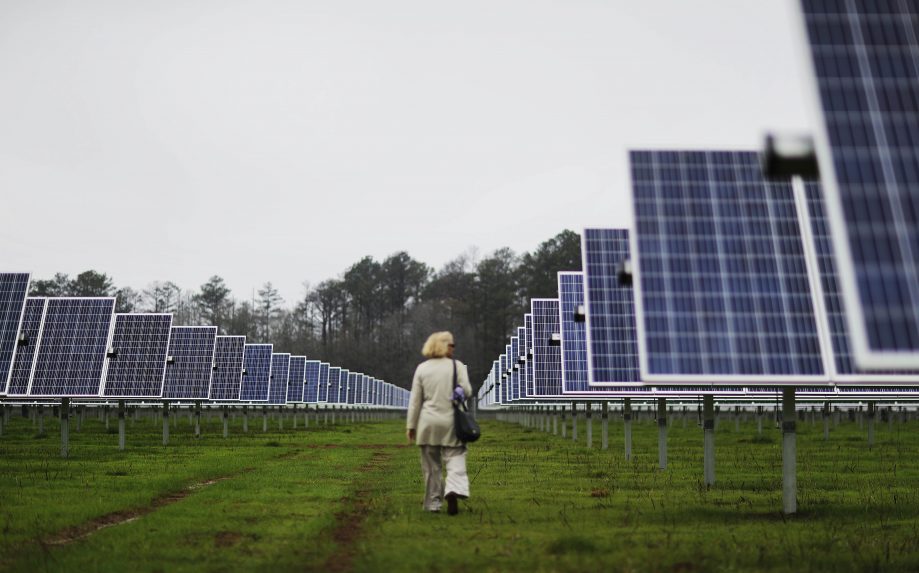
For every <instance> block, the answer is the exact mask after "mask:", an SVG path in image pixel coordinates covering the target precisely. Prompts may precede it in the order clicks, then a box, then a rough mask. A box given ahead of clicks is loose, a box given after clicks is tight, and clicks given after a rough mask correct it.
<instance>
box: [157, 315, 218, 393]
mask: <svg viewBox="0 0 919 573" xmlns="http://www.w3.org/2000/svg"><path fill="white" fill-rule="evenodd" d="M216 342H217V327H216V326H173V327H172V333H171V334H170V336H169V352H168V353H167V354H168V356H169V360H168V362H167V363H166V378H165V380H164V382H163V398H164V399H171V400H207V397H208V396H209V395H210V390H211V377H212V376H213V375H214V348H215V344H216Z"/></svg>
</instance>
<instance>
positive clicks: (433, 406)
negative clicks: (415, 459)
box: [406, 358, 472, 447]
mask: <svg viewBox="0 0 919 573" xmlns="http://www.w3.org/2000/svg"><path fill="white" fill-rule="evenodd" d="M456 380H457V383H458V384H459V385H460V386H462V387H463V391H464V392H466V398H467V399H468V398H469V397H470V396H472V385H471V384H470V383H469V372H468V370H467V369H466V365H465V364H463V363H462V362H460V361H459V360H457V361H456ZM406 429H409V430H413V429H414V430H416V436H415V443H416V444H418V445H419V446H454V447H455V446H461V445H463V444H462V442H460V441H459V440H457V439H456V432H455V431H454V429H453V360H452V359H450V358H431V359H430V360H426V361H425V362H422V363H421V364H419V365H418V368H416V369H415V377H414V378H413V379H412V394H411V396H410V397H409V402H408V416H407V419H406Z"/></svg>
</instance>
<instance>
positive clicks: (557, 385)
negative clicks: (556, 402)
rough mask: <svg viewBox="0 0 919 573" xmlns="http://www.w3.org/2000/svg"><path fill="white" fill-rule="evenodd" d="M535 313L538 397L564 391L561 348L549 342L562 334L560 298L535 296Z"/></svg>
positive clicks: (534, 346) (535, 381)
mask: <svg viewBox="0 0 919 573" xmlns="http://www.w3.org/2000/svg"><path fill="white" fill-rule="evenodd" d="M530 312H531V314H532V315H533V385H534V391H535V394H536V396H560V395H561V394H562V353H561V347H560V346H558V345H553V344H551V343H550V340H551V338H552V335H553V334H558V333H559V323H558V299H555V298H534V299H533V300H532V301H530Z"/></svg>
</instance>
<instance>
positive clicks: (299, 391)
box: [287, 356, 306, 404]
mask: <svg viewBox="0 0 919 573" xmlns="http://www.w3.org/2000/svg"><path fill="white" fill-rule="evenodd" d="M305 377H306V356H291V357H290V373H289V374H288V382H287V403H288V404H296V403H301V404H302V403H303V402H304V399H303V390H304V380H305Z"/></svg>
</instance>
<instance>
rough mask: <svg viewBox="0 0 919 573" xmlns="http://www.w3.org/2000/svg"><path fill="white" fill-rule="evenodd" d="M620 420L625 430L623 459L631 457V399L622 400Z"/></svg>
mask: <svg viewBox="0 0 919 573" xmlns="http://www.w3.org/2000/svg"><path fill="white" fill-rule="evenodd" d="M622 422H623V424H622V425H623V429H624V431H625V459H626V460H627V461H628V460H631V459H632V399H631V398H625V399H623V401H622Z"/></svg>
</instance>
